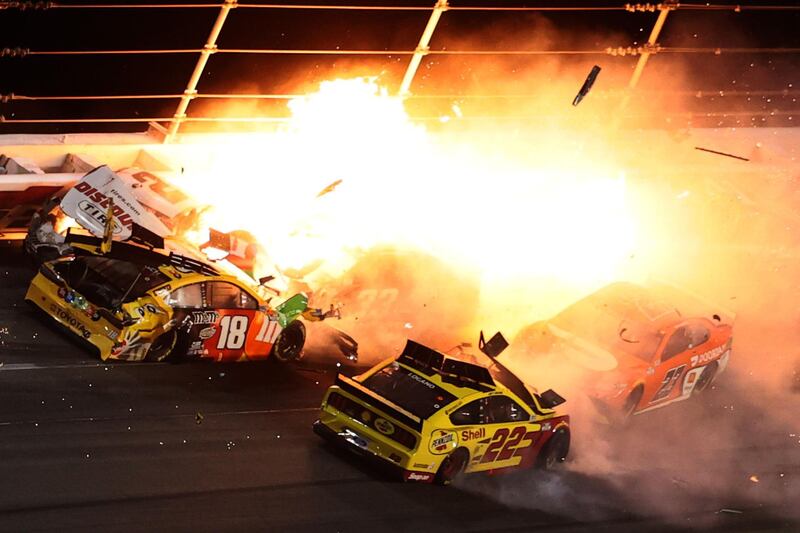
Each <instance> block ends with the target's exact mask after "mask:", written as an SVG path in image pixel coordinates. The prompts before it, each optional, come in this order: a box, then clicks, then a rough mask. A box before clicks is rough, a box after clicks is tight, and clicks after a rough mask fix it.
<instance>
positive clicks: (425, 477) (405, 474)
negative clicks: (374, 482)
mask: <svg viewBox="0 0 800 533" xmlns="http://www.w3.org/2000/svg"><path fill="white" fill-rule="evenodd" d="M312 427H313V429H314V433H316V434H317V435H319V436H320V437H322V438H323V439H325V440H326V441H328V442H330V443H331V444H333V445H334V446H336V447H337V448H340V449H343V450H347V451H349V452H351V453H354V454H356V455H358V456H360V457H362V458H363V459H364V460H365V461H366V462H367V463H369V464H371V465H372V466H373V467H375V468H376V469H378V470H380V471H382V472H383V473H385V474H386V475H388V476H389V477H390V478H392V479H395V480H398V481H418V482H422V483H432V482H433V479H434V475H433V473H431V472H417V471H414V470H406V469H405V468H403V467H402V466H400V465H398V464H396V463H394V462H392V461H391V460H390V459H387V458H386V457H383V456H382V455H380V454H377V453H375V452H373V451H372V450H370V449H369V448H368V447H367V446H364V445H361V444H360V443H359V442H358V439H359V436H358V434H357V433H356V432H353V431H350V430H344V431H342V432H337V431H335V430H333V429H332V428H330V427H328V426H327V425H325V424H324V423H323V422H322V421H320V420H317V421H316V422H314V425H313V426H312ZM348 431H349V433H350V434H348V433H347V432H348Z"/></svg>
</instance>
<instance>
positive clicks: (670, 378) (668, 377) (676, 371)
mask: <svg viewBox="0 0 800 533" xmlns="http://www.w3.org/2000/svg"><path fill="white" fill-rule="evenodd" d="M684 368H686V365H681V366H676V367H675V368H671V369H670V370H668V371H667V373H666V374H665V375H664V381H662V382H661V386H660V387H659V388H658V390H657V391H656V393H655V395H654V396H653V399H652V400H650V403H653V402H657V401H659V400H663V399H664V398H666V397H667V396H669V394H670V393H671V392H672V389H673V388H675V384H676V383H678V380H679V379H680V377H681V374H683V369H684Z"/></svg>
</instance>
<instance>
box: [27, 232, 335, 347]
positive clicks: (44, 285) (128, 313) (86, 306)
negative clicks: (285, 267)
mask: <svg viewBox="0 0 800 533" xmlns="http://www.w3.org/2000/svg"><path fill="white" fill-rule="evenodd" d="M65 243H66V244H68V245H69V246H70V247H71V248H72V249H73V251H74V252H75V253H74V255H69V256H65V257H61V258H58V259H55V260H52V261H47V262H45V263H44V264H42V265H41V267H40V269H39V272H38V273H37V274H36V276H35V277H34V279H33V281H32V282H31V284H30V287H29V288H28V292H27V294H26V295H25V300H26V301H28V302H29V303H31V304H33V305H34V306H35V307H36V308H38V309H41V310H42V311H44V312H45V313H46V314H47V315H49V316H50V317H51V318H52V319H53V320H55V321H56V322H57V323H58V324H60V325H61V326H63V327H64V328H66V329H67V330H68V331H69V332H71V333H73V334H74V335H76V336H77V337H78V338H80V339H83V340H85V341H87V342H88V344H89V346H91V348H92V349H93V350H94V351H95V352H96V353H97V354H98V355H99V356H100V358H101V359H102V360H107V359H118V360H125V361H142V360H154V361H162V360H165V359H167V358H178V357H181V356H188V357H196V358H204V359H212V360H215V361H244V360H254V359H263V358H266V357H268V356H270V355H274V356H275V357H276V358H277V359H279V360H281V361H290V360H296V359H298V358H300V356H301V355H302V350H303V345H304V342H305V327H304V325H303V323H302V322H300V321H299V320H298V317H300V316H303V317H304V318H306V319H308V320H312V321H314V320H322V319H324V318H327V317H329V316H332V315H334V314H335V313H336V312H335V310H331V311H329V312H327V313H323V312H322V311H321V310H312V309H308V299H307V298H306V296H305V295H303V294H296V295H294V296H292V297H291V298H289V299H288V300H286V301H285V302H283V303H282V304H280V305H278V306H277V307H275V308H272V307H271V306H270V304H269V302H270V299H271V297H272V296H273V295H271V294H270V293H269V292H268V291H266V290H265V289H264V287H261V286H252V285H250V284H249V283H248V279H249V278H248V277H247V276H244V275H243V274H242V273H241V272H239V273H237V272H236V270H235V268H232V267H229V268H227V269H223V268H222V265H217V264H211V263H210V262H206V261H203V259H202V256H199V255H198V256H194V257H193V256H192V255H191V252H192V251H191V249H190V248H187V249H181V248H179V247H178V246H177V245H176V244H175V243H174V242H173V243H170V244H169V245H167V247H168V248H170V249H169V250H167V249H156V248H151V247H148V246H142V245H139V244H136V243H130V242H115V243H114V244H113V246H112V247H111V249H110V250H108V251H104V250H103V244H104V243H103V240H102V239H98V238H95V237H92V236H85V235H77V234H72V233H71V232H70V233H68V234H67V236H66V238H65Z"/></svg>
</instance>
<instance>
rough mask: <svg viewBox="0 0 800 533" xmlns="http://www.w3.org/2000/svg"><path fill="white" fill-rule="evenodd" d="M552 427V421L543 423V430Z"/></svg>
mask: <svg viewBox="0 0 800 533" xmlns="http://www.w3.org/2000/svg"><path fill="white" fill-rule="evenodd" d="M551 427H552V426H551V425H550V422H545V423H544V424H542V431H550V429H551Z"/></svg>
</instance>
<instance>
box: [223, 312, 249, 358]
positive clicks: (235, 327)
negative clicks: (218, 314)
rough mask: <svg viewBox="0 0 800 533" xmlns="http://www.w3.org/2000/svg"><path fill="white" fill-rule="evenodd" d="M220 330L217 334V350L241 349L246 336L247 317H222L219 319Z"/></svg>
mask: <svg viewBox="0 0 800 533" xmlns="http://www.w3.org/2000/svg"><path fill="white" fill-rule="evenodd" d="M219 327H220V328H222V331H221V332H220V334H219V340H218V341H217V348H218V349H219V350H241V348H242V346H244V341H245V338H246V336H247V317H246V316H240V315H237V316H231V315H227V316H224V317H222V319H221V320H220V321H219Z"/></svg>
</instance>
